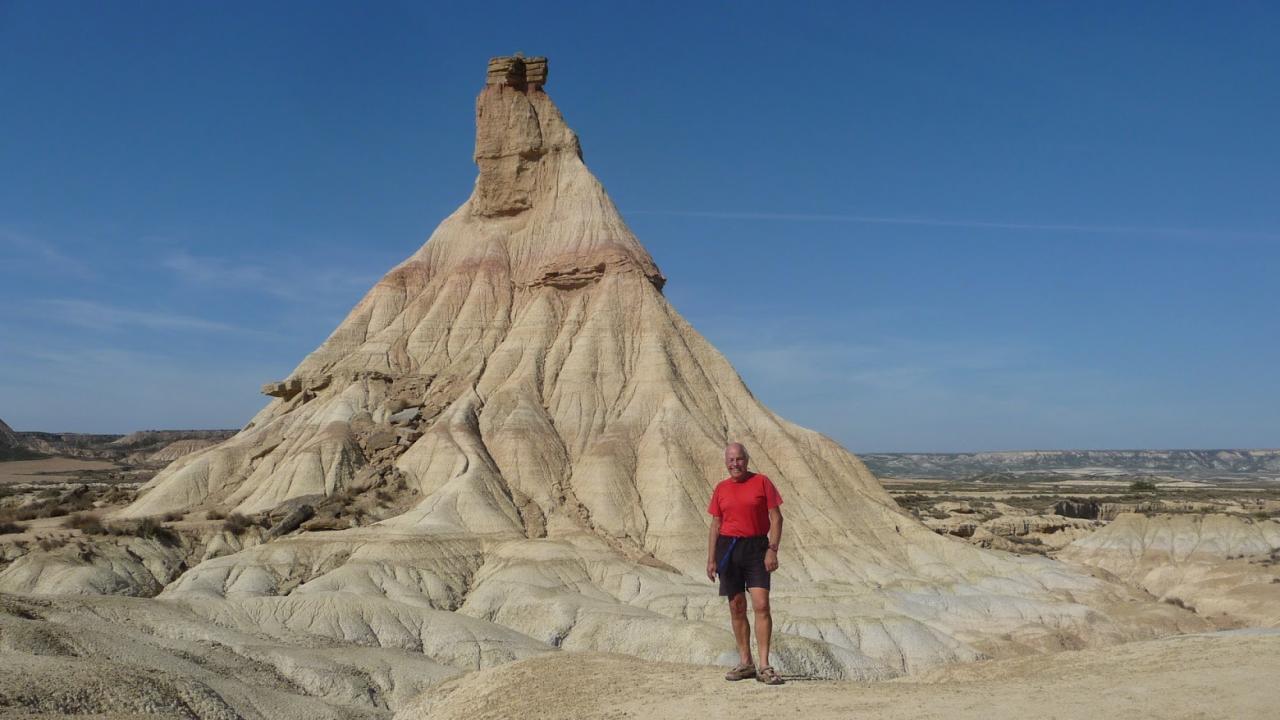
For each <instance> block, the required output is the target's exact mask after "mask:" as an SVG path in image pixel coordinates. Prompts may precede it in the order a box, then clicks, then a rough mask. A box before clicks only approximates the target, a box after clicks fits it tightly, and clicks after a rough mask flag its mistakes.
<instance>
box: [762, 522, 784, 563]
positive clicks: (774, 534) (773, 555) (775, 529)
mask: <svg viewBox="0 0 1280 720" xmlns="http://www.w3.org/2000/svg"><path fill="white" fill-rule="evenodd" d="M780 542H782V508H776V507H774V508H769V549H768V550H767V551H765V554H764V569H765V570H768V571H769V572H773V571H774V570H777V569H778V551H777V549H776V548H777V547H778V543H780Z"/></svg>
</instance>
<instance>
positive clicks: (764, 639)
mask: <svg viewBox="0 0 1280 720" xmlns="http://www.w3.org/2000/svg"><path fill="white" fill-rule="evenodd" d="M747 591H748V592H750V593H751V609H752V610H754V611H755V614H756V652H757V653H759V655H760V667H768V666H769V640H770V639H771V637H772V635H773V616H772V615H771V614H769V588H759V587H753V588H747ZM742 620H743V627H744V628H745V627H746V614H745V613H744V614H743V619H742ZM734 632H735V634H736V632H737V626H736V625H735V626H734ZM738 645H739V646H741V645H742V641H741V640H739V641H738ZM739 653H741V648H739ZM748 653H750V650H748ZM746 657H747V658H748V659H747V660H745V661H744V662H750V657H751V656H750V654H748V655H747V656H746Z"/></svg>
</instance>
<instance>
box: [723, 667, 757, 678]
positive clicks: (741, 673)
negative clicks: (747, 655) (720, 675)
mask: <svg viewBox="0 0 1280 720" xmlns="http://www.w3.org/2000/svg"><path fill="white" fill-rule="evenodd" d="M755 676H756V666H755V665H752V664H751V663H743V664H741V665H739V666H738V667H736V668H734V669H732V670H730V671H729V672H727V673H725V674H724V679H725V680H749V679H750V678H753V677H755Z"/></svg>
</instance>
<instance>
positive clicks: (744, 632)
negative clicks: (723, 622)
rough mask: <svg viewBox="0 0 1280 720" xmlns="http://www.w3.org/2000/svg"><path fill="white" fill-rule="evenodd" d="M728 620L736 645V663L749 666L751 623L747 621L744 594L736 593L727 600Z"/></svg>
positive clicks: (745, 597) (753, 589) (745, 596)
mask: <svg viewBox="0 0 1280 720" xmlns="http://www.w3.org/2000/svg"><path fill="white" fill-rule="evenodd" d="M752 592H753V593H754V592H755V588H752ZM752 599H754V597H753V598H752ZM729 618H730V619H731V620H732V621H733V639H734V640H735V641H737V643H738V662H739V663H741V664H743V665H750V664H751V623H750V621H748V620H747V595H746V593H738V594H737V595H734V596H733V597H731V598H729Z"/></svg>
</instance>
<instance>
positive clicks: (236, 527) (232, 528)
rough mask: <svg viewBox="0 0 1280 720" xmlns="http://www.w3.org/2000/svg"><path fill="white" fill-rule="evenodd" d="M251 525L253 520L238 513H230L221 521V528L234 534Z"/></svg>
mask: <svg viewBox="0 0 1280 720" xmlns="http://www.w3.org/2000/svg"><path fill="white" fill-rule="evenodd" d="M252 526H253V521H252V520H250V519H249V518H247V517H245V516H244V515H241V514H240V513H232V514H231V515H229V516H228V517H227V519H226V521H225V522H223V523H222V529H223V530H226V531H227V532H229V533H232V534H234V535H239V534H240V533H242V532H244V531H245V530H248V529H249V528H250V527H252Z"/></svg>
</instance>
